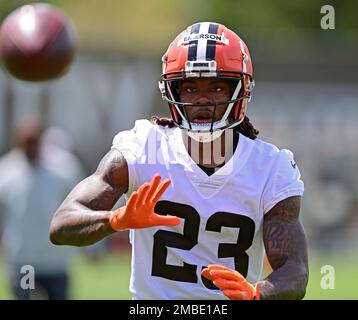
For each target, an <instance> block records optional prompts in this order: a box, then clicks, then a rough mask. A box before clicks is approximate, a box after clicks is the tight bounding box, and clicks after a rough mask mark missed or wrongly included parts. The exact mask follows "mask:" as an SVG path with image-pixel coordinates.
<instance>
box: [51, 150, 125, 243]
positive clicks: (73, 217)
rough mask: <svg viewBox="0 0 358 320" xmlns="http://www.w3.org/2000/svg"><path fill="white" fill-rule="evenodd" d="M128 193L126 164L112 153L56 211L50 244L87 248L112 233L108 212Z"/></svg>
mask: <svg viewBox="0 0 358 320" xmlns="http://www.w3.org/2000/svg"><path fill="white" fill-rule="evenodd" d="M127 189H128V167H127V163H126V161H125V159H124V157H123V156H122V154H121V153H120V152H119V151H117V150H115V149H112V150H111V151H109V152H108V153H107V154H106V155H105V156H104V157H103V159H102V160H101V162H100V164H99V166H98V168H97V170H96V171H95V173H93V174H92V175H91V176H89V177H87V178H86V179H84V180H83V181H81V182H80V183H79V184H78V185H77V186H76V187H75V188H74V189H73V190H72V191H71V193H70V194H69V195H68V196H67V198H66V199H65V200H64V202H63V203H62V205H61V206H60V207H59V208H58V210H57V211H56V213H55V215H54V217H53V218H52V221H51V225H50V239H51V241H52V243H54V244H58V245H74V246H86V245H90V244H93V243H95V242H97V241H99V240H101V239H103V238H104V237H106V236H108V235H110V234H112V233H114V232H115V231H114V230H113V229H112V228H111V225H110V222H109V218H110V216H111V214H112V212H111V211H110V210H111V209H112V207H113V206H114V205H115V203H116V202H117V201H118V199H119V198H120V196H121V195H122V194H123V193H124V192H126V190H127Z"/></svg>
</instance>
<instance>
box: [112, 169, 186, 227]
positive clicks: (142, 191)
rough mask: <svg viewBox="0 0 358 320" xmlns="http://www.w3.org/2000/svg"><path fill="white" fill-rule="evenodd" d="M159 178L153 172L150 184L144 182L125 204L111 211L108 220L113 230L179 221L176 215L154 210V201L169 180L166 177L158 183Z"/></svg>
mask: <svg viewBox="0 0 358 320" xmlns="http://www.w3.org/2000/svg"><path fill="white" fill-rule="evenodd" d="M161 178H162V177H161V176H160V174H159V173H157V174H155V175H154V177H153V179H152V181H151V183H150V184H149V183H147V182H146V183H144V184H143V185H141V186H140V187H139V189H138V190H137V191H135V192H133V193H132V194H131V196H130V198H129V200H128V202H127V205H125V206H123V207H121V208H119V209H117V210H115V211H113V212H112V214H111V216H110V218H109V222H110V224H111V227H112V229H113V230H115V231H123V230H126V229H142V228H149V227H154V226H176V225H178V224H179V223H180V220H179V218H178V217H174V216H162V215H158V214H156V213H155V212H154V207H155V205H156V203H157V202H158V200H159V199H160V197H161V196H162V195H163V193H164V192H165V190H166V189H167V188H168V186H169V185H170V182H171V181H170V179H166V180H164V181H163V182H162V183H161V184H159V183H160V180H161Z"/></svg>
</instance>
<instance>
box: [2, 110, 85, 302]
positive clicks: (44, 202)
mask: <svg viewBox="0 0 358 320" xmlns="http://www.w3.org/2000/svg"><path fill="white" fill-rule="evenodd" d="M41 138H42V127H41V123H40V121H39V120H38V119H37V118H36V117H34V116H32V115H31V116H25V117H23V118H21V119H20V121H19V122H18V123H17V125H16V128H15V131H14V135H13V140H12V143H13V146H12V149H11V150H10V151H9V152H8V153H7V154H5V155H4V156H2V157H1V158H0V176H1V180H0V203H1V206H0V210H1V211H0V215H1V216H2V219H1V221H2V224H3V226H2V228H1V229H3V236H2V244H3V247H4V250H5V257H6V262H7V268H8V275H9V279H10V285H11V289H12V291H13V294H14V296H15V297H16V299H26V300H27V299H33V298H36V299H37V298H43V297H45V298H48V299H66V297H67V294H68V285H69V276H68V271H69V262H70V255H71V253H72V251H73V249H70V248H68V247H67V248H65V247H64V248H60V249H57V250H54V246H53V245H52V244H51V243H50V241H49V239H48V227H49V224H50V221H51V216H52V212H53V210H55V209H56V207H57V206H58V205H59V204H60V203H61V201H62V200H63V197H64V196H65V195H66V194H67V193H68V192H69V190H70V189H71V188H73V186H74V179H73V178H72V179H69V177H65V176H64V175H61V174H60V173H59V172H58V170H57V171H56V170H54V166H51V165H50V164H49V163H45V161H44V158H43V157H41V156H40V155H41V148H42V144H41V141H42V140H41ZM77 178H78V179H79V177H76V179H77ZM23 266H30V267H33V270H34V276H35V282H34V284H35V286H34V288H28V287H25V288H24V285H23V282H21V280H22V279H23V277H24V276H25V274H24V273H23V270H22V267H23Z"/></svg>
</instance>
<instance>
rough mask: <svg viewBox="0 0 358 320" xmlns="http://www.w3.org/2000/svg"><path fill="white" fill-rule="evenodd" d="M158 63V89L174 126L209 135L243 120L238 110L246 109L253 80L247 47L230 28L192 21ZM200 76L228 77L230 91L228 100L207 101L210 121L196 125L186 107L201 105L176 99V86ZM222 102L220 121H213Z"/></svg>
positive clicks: (200, 77)
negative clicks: (231, 84)
mask: <svg viewBox="0 0 358 320" xmlns="http://www.w3.org/2000/svg"><path fill="white" fill-rule="evenodd" d="M162 62H163V74H162V76H161V78H160V81H159V88H160V91H161V93H162V97H163V99H164V100H166V101H167V102H168V104H169V108H170V112H171V115H172V118H173V121H174V122H175V124H176V125H177V126H179V127H180V128H182V129H186V130H188V131H189V132H196V133H209V134H213V133H214V132H217V133H218V132H220V131H222V130H224V129H227V128H233V127H234V126H236V125H238V124H239V123H240V122H241V121H242V120H243V118H244V116H242V112H241V110H243V111H246V104H247V101H249V100H250V98H251V91H252V89H253V87H254V80H253V78H252V64H251V59H250V54H249V52H248V49H247V46H246V44H245V43H244V42H243V41H242V40H241V39H240V38H239V37H238V36H237V35H236V34H235V33H234V32H233V31H231V30H229V29H227V28H226V27H225V26H223V25H221V24H217V23H210V22H203V23H197V24H194V25H192V26H190V27H188V28H187V29H186V30H185V31H183V32H182V33H181V34H179V35H178V36H177V38H176V39H175V40H174V41H173V42H172V43H171V44H170V45H169V48H168V50H167V52H166V53H165V54H164V56H163V58H162ZM202 78H205V79H207V78H215V79H225V80H230V81H232V83H233V91H232V96H231V98H230V99H229V100H227V101H218V102H216V101H215V102H213V103H210V106H211V107H213V108H214V109H213V110H214V111H213V112H212V114H213V117H212V119H211V121H210V122H208V123H200V124H198V123H193V122H190V121H189V118H188V114H187V112H186V109H187V107H203V105H195V104H193V103H188V102H182V101H180V98H179V95H178V93H177V90H176V89H177V88H178V85H179V82H180V81H182V80H187V79H202ZM222 105H226V111H225V113H224V114H223V116H222V118H221V119H220V120H216V121H214V114H215V110H216V108H217V107H218V106H222ZM208 106H209V105H208ZM216 136H217V134H216ZM199 140H200V139H199ZM201 140H202V139H201ZM204 140H207V139H204ZM209 140H210V139H209Z"/></svg>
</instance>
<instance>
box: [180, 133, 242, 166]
mask: <svg viewBox="0 0 358 320" xmlns="http://www.w3.org/2000/svg"><path fill="white" fill-rule="evenodd" d="M235 135H236V136H235ZM182 138H183V142H184V145H185V148H186V149H187V151H188V154H189V155H190V157H191V158H192V159H193V160H194V162H196V163H197V164H198V165H199V166H203V167H207V168H215V167H219V166H222V165H223V164H224V163H225V162H227V161H228V160H229V159H230V158H231V157H232V155H233V154H234V152H235V149H236V145H237V142H238V135H237V133H236V132H235V131H234V130H233V129H227V130H225V131H224V132H223V134H222V135H221V136H220V137H219V138H217V139H215V140H214V141H211V142H206V143H203V142H197V141H195V140H194V139H192V138H190V137H189V136H188V134H187V132H186V130H182Z"/></svg>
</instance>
